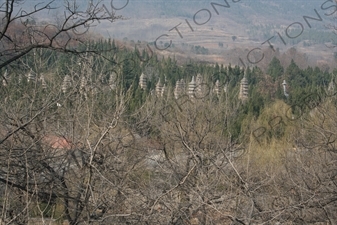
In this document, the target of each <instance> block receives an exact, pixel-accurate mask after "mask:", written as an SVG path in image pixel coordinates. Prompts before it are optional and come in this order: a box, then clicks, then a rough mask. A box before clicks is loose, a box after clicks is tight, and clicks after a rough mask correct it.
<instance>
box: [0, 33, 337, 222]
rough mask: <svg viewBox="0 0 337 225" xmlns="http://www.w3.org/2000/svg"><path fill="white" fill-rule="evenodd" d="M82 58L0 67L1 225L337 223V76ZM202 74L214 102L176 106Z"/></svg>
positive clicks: (102, 45)
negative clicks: (182, 90)
mask: <svg viewBox="0 0 337 225" xmlns="http://www.w3.org/2000/svg"><path fill="white" fill-rule="evenodd" d="M77 48H78V49H80V50H81V49H83V50H86V49H87V50H88V49H90V51H84V52H86V53H84V54H69V53H62V52H57V51H52V50H48V49H34V50H32V51H31V52H29V53H28V54H26V55H25V56H23V57H21V58H20V59H19V60H16V61H14V62H13V63H11V64H9V65H8V66H6V67H4V68H2V70H1V71H0V72H1V74H2V75H3V82H2V84H1V87H0V95H1V96H2V97H1V98H2V104H1V106H0V107H1V108H0V119H1V123H0V124H1V125H0V155H1V158H2V159H1V161H0V165H1V167H0V192H1V195H0V196H1V198H0V212H1V221H0V224H27V223H28V222H31V223H34V221H35V223H37V221H45V222H46V221H50V219H52V221H54V223H56V224H57V223H59V224H62V223H64V224H336V223H337V217H336V213H335V212H336V210H337V202H336V201H337V199H336V196H337V195H336V194H337V193H336V191H337V180H336V175H337V173H336V171H337V168H336V163H335V162H336V160H337V155H336V153H337V151H336V143H335V141H336V138H337V136H336V133H337V130H336V127H337V126H336V124H335V123H336V121H337V108H336V107H337V103H336V96H335V95H336V88H335V82H334V81H335V76H336V75H337V71H336V70H335V71H334V72H333V73H330V72H328V71H322V70H321V69H320V68H318V67H314V68H311V67H308V68H304V69H302V68H299V67H298V66H297V65H296V64H295V62H294V61H292V62H291V64H290V65H289V66H288V67H286V68H285V67H283V65H281V63H280V60H279V59H277V58H273V59H272V61H271V63H270V65H269V66H268V71H267V73H264V72H262V70H261V69H259V68H258V67H253V68H240V67H238V66H233V65H218V64H215V65H210V64H206V63H200V62H194V61H190V62H189V63H186V64H183V65H182V64H181V63H178V62H177V60H175V58H169V57H168V58H162V57H158V56H157V55H155V54H154V53H150V52H147V51H145V50H141V49H136V48H134V49H132V48H131V49H130V48H126V47H121V46H120V45H119V44H117V43H116V42H115V41H114V40H110V39H109V40H101V41H92V42H87V43H84V44H81V45H80V46H77ZM98 52H99V53H100V54H97V53H98ZM142 73H143V74H144V75H146V77H147V80H146V88H141V86H140V85H139V83H140V76H141V74H142ZM198 74H200V75H201V76H202V78H203V82H204V83H205V84H207V85H205V87H207V88H206V89H207V90H206V92H204V94H203V95H202V96H201V97H196V96H194V98H191V97H190V96H189V95H187V94H183V95H181V97H179V98H175V97H174V94H173V93H174V89H175V85H176V82H177V81H179V80H180V81H181V80H184V81H185V83H186V84H188V83H189V82H190V81H191V79H192V77H193V76H194V77H196V76H197V75H198ZM244 76H245V77H246V78H247V80H248V96H249V97H248V99H247V100H245V101H242V100H240V99H239V98H238V95H239V92H240V82H241V80H242V79H243V77H244ZM217 80H218V81H219V84H220V88H219V90H220V91H219V93H218V94H216V93H215V92H214V87H215V83H216V81H217ZM284 80H285V81H286V83H287V85H286V94H285V92H284V89H283V81H284ZM158 82H159V83H161V84H162V85H165V87H166V88H165V91H164V92H163V94H161V95H157V94H156V85H157V83H158ZM187 88H188V86H186V91H187Z"/></svg>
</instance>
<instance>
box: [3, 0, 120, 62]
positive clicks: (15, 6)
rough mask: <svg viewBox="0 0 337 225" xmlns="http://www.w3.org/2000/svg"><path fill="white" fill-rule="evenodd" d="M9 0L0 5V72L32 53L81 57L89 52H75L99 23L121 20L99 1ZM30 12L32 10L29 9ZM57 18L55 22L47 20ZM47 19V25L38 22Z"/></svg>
mask: <svg viewBox="0 0 337 225" xmlns="http://www.w3.org/2000/svg"><path fill="white" fill-rule="evenodd" d="M29 3H30V2H28V1H22V0H6V1H2V3H0V17H1V23H0V56H1V59H0V69H2V68H3V67H6V66H8V65H10V64H11V63H12V62H14V61H16V60H18V59H20V58H21V57H22V56H24V55H26V54H27V53H29V52H30V51H32V50H33V49H37V48H45V49H51V50H55V51H62V52H70V53H76V54H78V53H81V52H87V51H90V50H89V49H79V48H76V47H77V46H78V45H79V44H80V43H83V42H84V41H86V40H88V35H87V34H88V31H89V30H90V28H91V27H92V26H95V25H97V22H100V21H111V22H114V21H115V20H117V19H121V16H117V15H115V13H114V12H113V9H111V12H109V11H108V10H107V7H106V6H105V5H104V4H103V3H102V1H98V2H96V3H93V1H91V2H90V4H89V5H85V6H83V4H84V3H83V2H78V1H75V0H64V1H62V2H59V1H55V0H50V1H44V2H40V3H36V4H35V5H34V6H33V7H32V6H31V5H30V4H29ZM26 8H29V9H26ZM54 14H58V16H57V18H55V20H54V21H53V20H50V19H48V17H50V16H51V15H52V16H53V15H54ZM39 17H42V18H43V17H45V20H44V21H41V20H38V21H36V18H39Z"/></svg>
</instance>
